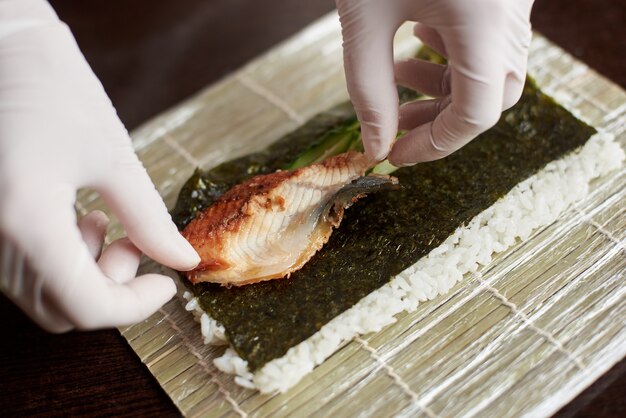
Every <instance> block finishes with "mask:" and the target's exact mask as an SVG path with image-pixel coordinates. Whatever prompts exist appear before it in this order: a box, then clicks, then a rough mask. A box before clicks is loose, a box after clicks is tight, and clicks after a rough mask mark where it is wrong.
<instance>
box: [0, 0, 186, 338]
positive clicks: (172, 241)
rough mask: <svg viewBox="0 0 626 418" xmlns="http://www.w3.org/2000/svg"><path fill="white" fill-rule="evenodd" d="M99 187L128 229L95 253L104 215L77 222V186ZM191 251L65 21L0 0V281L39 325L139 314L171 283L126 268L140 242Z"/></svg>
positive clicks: (166, 294)
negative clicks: (121, 237)
mask: <svg viewBox="0 0 626 418" xmlns="http://www.w3.org/2000/svg"><path fill="white" fill-rule="evenodd" d="M81 187H92V188H94V189H96V190H97V191H99V192H100V194H101V195H102V197H103V198H104V200H105V201H106V203H107V204H108V205H109V207H110V209H111V210H112V212H113V213H114V214H115V215H116V216H117V217H119V219H120V220H121V222H122V224H123V225H124V227H125V229H126V232H127V234H128V239H121V240H118V241H115V242H113V243H112V244H111V245H110V246H109V247H108V248H107V249H105V250H104V252H103V253H102V254H100V253H101V248H102V243H103V240H104V235H105V232H106V226H107V222H108V220H107V218H106V216H105V215H104V214H103V213H102V212H92V213H91V214H89V215H87V216H86V217H84V218H83V219H81V220H80V221H79V222H78V223H77V222H76V216H75V211H74V206H73V205H74V202H75V198H76V190H77V189H79V188H81ZM138 248H139V249H140V250H141V251H143V252H144V253H146V254H147V255H148V256H150V257H152V258H153V259H155V260H157V261H159V262H161V263H163V264H166V265H168V266H170V267H173V268H176V269H180V270H186V269H190V268H193V267H194V266H195V265H196V264H197V263H198V262H199V258H198V255H197V254H196V253H195V251H194V250H193V249H192V247H191V246H190V245H189V244H188V243H187V241H185V239H184V238H183V237H182V236H181V235H180V234H179V233H178V231H177V229H176V227H175V226H174V224H173V223H172V221H171V218H170V216H169V214H168V213H167V209H166V207H165V205H164V204H163V201H162V200H161V198H160V197H159V194H158V193H157V191H156V189H155V188H154V185H153V184H152V183H151V181H150V178H149V177H148V174H147V173H146V170H145V169H144V168H143V166H142V164H141V163H140V161H139V160H138V158H137V156H136V155H135V153H134V152H133V148H132V146H131V142H130V139H129V136H128V133H127V131H126V129H125V128H124V126H123V125H122V123H121V122H120V120H119V119H118V117H117V115H116V112H115V109H114V108H113V106H112V104H111V102H110V100H109V99H108V97H107V95H106V93H105V92H104V89H103V88H102V85H101V84H100V82H99V81H98V79H97V78H96V77H95V75H94V74H93V72H92V71H91V69H90V68H89V66H88V64H87V63H86V61H85V59H84V57H83V56H82V54H81V53H80V51H79V49H78V46H77V45H76V42H75V41H74V38H73V37H72V34H71V33H70V31H69V30H68V28H67V27H66V26H65V25H64V24H63V23H61V22H60V21H59V20H58V18H57V17H56V15H55V13H54V11H53V10H52V9H51V8H50V6H49V5H48V3H47V2H46V1H43V0H0V288H1V289H2V292H3V293H4V294H5V295H6V296H7V297H8V298H10V299H11V300H12V301H13V302H15V303H16V304H17V305H18V306H19V307H20V308H21V309H22V310H24V312H26V314H28V315H29V316H30V317H31V318H32V319H33V320H34V321H35V322H36V323H38V324H39V325H40V326H41V327H43V328H44V329H46V330H48V331H52V332H64V331H68V330H71V329H81V330H84V329H94V328H102V327H111V326H117V325H125V324H131V323H134V322H137V321H140V320H143V319H145V318H146V317H148V316H149V315H150V314H152V313H153V312H154V311H156V310H157V309H159V307H160V306H162V305H163V304H164V303H165V302H166V301H167V300H169V299H170V298H171V297H172V296H173V295H174V293H175V285H174V283H173V282H172V280H171V279H170V278H168V277H166V276H163V275H158V274H146V275H144V276H140V277H135V274H136V271H137V267H138V265H139V257H140V251H139V249H138Z"/></svg>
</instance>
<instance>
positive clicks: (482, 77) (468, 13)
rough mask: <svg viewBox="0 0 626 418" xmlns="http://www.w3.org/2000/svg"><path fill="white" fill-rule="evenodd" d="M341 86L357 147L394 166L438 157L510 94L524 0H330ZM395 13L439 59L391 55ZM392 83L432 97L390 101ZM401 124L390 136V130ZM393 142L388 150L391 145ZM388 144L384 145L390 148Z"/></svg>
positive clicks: (521, 43) (523, 37) (525, 43)
mask: <svg viewBox="0 0 626 418" xmlns="http://www.w3.org/2000/svg"><path fill="white" fill-rule="evenodd" d="M336 3H337V9H338V10H339V17H340V19H341V26H342V32H343V40H344V63H345V71H346V79H347V83H348V91H349V93H350V97H351V99H352V102H353V104H354V106H355V109H356V112H357V115H358V117H359V120H360V121H361V126H362V132H363V143H364V146H365V150H366V153H367V154H368V155H369V156H370V157H372V158H374V159H376V160H381V159H383V158H385V156H387V154H389V156H388V158H389V161H390V162H391V163H392V164H394V165H397V166H404V165H411V164H415V163H418V162H424V161H430V160H435V159H439V158H442V157H444V156H446V155H448V154H450V153H452V152H454V151H456V150H457V149H459V148H461V147H462V146H463V145H465V144H467V143H468V142H469V141H470V140H472V139H473V138H474V137H476V136H477V135H478V134H480V133H481V132H483V131H485V130H487V129H489V128H490V127H491V126H493V125H494V124H495V123H496V122H497V121H498V119H499V117H500V114H501V112H502V111H503V110H506V109H507V108H509V107H511V106H513V105H514V104H515V103H516V102H517V101H518V100H519V98H520V96H521V93H522V89H523V85H524V80H525V76H526V65H527V56H528V47H529V45H530V41H531V27H530V23H529V18H530V10H531V7H532V4H533V0H336ZM405 21H416V22H418V23H417V25H416V26H415V35H416V36H417V37H418V38H420V39H421V40H422V41H423V42H424V43H425V44H426V45H429V46H430V47H432V48H433V49H434V50H436V51H437V52H439V53H440V54H442V55H443V56H445V57H446V58H447V59H448V65H447V66H442V65H437V64H431V63H426V62H423V61H419V60H407V61H403V62H400V63H398V64H396V65H395V68H394V63H393V51H392V41H393V36H394V34H395V32H396V30H397V29H398V27H399V26H400V25H401V24H402V23H403V22H405ZM395 81H397V82H398V83H399V84H402V85H404V86H406V87H409V88H413V89H415V90H418V91H421V92H423V93H425V94H427V95H430V96H433V97H436V99H434V100H426V101H418V102H414V103H408V104H405V105H403V106H402V107H400V108H398V96H397V92H396V88H395ZM398 128H399V129H401V130H407V131H409V132H407V133H406V135H404V136H403V137H402V138H400V139H399V140H398V141H397V142H396V143H395V144H394V140H395V136H396V133H397V130H398ZM392 146H393V148H392ZM390 151H391V152H390Z"/></svg>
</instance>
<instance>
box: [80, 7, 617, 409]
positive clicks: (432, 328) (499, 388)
mask: <svg viewBox="0 0 626 418" xmlns="http://www.w3.org/2000/svg"><path fill="white" fill-rule="evenodd" d="M396 41H397V43H396V45H397V50H396V52H398V54H399V55H404V56H406V55H410V54H412V53H414V52H415V50H416V49H417V46H418V44H417V41H415V40H414V39H413V38H412V36H411V28H410V27H409V26H405V27H403V28H402V29H401V30H400V32H399V34H398V36H397V39H396ZM341 62H342V61H341V37H340V32H339V24H338V21H337V18H336V16H335V15H334V14H332V15H329V16H327V17H325V18H323V19H321V20H320V21H318V22H317V23H315V24H313V25H312V26H310V27H308V28H307V29H305V30H304V31H303V32H301V33H300V34H298V35H296V36H295V37H294V38H292V39H290V40H287V41H286V42H284V43H282V44H280V45H278V46H277V47H276V48H274V49H273V50H271V51H269V52H268V53H266V54H265V55H263V56H261V57H260V58H258V59H256V60H255V61H253V62H251V63H250V64H248V65H247V66H245V67H244V68H242V69H240V70H239V71H237V72H235V73H234V74H232V75H230V76H229V77H227V78H225V79H223V80H222V81H220V82H219V83H217V84H215V85H212V86H210V87H208V88H207V89H206V90H204V91H202V92H200V93H199V94H197V95H196V96H194V97H192V98H190V99H189V100H187V101H186V102H184V103H182V104H180V105H178V106H177V107H175V108H173V109H172V110H170V111H168V112H166V113H164V114H162V115H161V116H159V117H157V118H155V119H153V120H152V121H150V122H148V123H147V124H145V125H144V126H143V127H141V128H140V129H138V130H136V131H135V132H134V133H133V140H134V143H135V147H136V149H137V152H138V154H139V156H140V158H141V160H142V161H143V162H144V164H145V166H146V168H147V169H148V172H149V173H150V175H151V177H152V179H153V180H154V181H155V183H156V186H157V188H158V190H159V191H160V193H161V195H162V196H163V197H164V199H165V202H166V203H167V204H168V206H169V207H172V205H173V203H174V202H175V199H176V195H177V193H178V190H179V189H180V187H181V186H182V184H183V182H184V181H185V180H186V179H187V178H188V177H189V176H190V175H191V174H192V172H193V170H194V169H195V167H196V166H201V167H203V168H210V167H212V166H214V165H217V164H219V163H220V162H223V161H226V160H229V159H231V158H234V157H236V156H240V155H244V154H247V153H250V152H253V151H256V150H259V149H261V148H264V147H265V146H266V145H268V144H269V143H271V142H272V141H274V140H276V139H277V138H279V137H281V136H282V135H284V134H286V133H288V132H290V131H291V130H293V129H294V128H296V127H297V126H299V125H300V124H302V123H303V122H304V121H306V120H307V119H309V118H311V117H312V116H314V115H315V114H317V113H319V112H321V111H324V110H326V109H328V108H330V107H331V106H333V105H335V104H337V103H339V102H342V101H345V100H347V97H348V96H347V92H346V89H345V84H344V78H343V69H342V67H341ZM529 73H530V74H531V75H532V76H533V77H535V79H536V80H537V82H538V84H539V86H540V87H541V88H542V89H543V90H544V91H545V92H546V93H548V94H550V95H552V96H553V97H555V98H556V99H557V101H559V102H560V103H561V104H563V105H564V106H565V107H566V108H568V109H570V110H571V111H572V112H573V113H575V114H576V115H578V116H579V117H582V118H583V119H584V120H586V121H587V122H588V123H590V124H592V125H593V126H595V127H598V128H602V129H604V130H606V131H608V132H612V133H614V134H615V135H616V137H618V138H619V141H620V143H621V144H622V146H623V147H625V146H626V93H625V92H624V91H623V90H621V89H620V88H619V87H617V86H616V85H614V84H612V83H611V82H610V81H608V80H606V79H604V78H602V77H601V76H599V75H598V74H596V73H595V72H593V71H592V70H590V69H589V68H588V67H586V66H585V65H583V64H581V63H580V62H577V61H575V60H574V59H573V58H572V57H571V56H569V55H567V54H566V53H565V52H563V51H562V50H560V49H559V48H558V47H556V46H554V45H552V44H550V43H549V42H548V41H547V40H545V39H544V38H542V37H540V36H535V38H534V40H533V43H532V46H531V53H530V63H529ZM625 180H626V170H624V169H622V170H620V171H619V172H613V173H612V174H611V175H610V176H607V177H604V178H602V179H600V180H597V181H595V182H594V183H593V184H592V187H591V192H590V194H589V196H588V197H587V198H586V199H585V200H584V201H582V202H580V203H579V204H578V205H576V206H575V207H573V208H570V209H569V210H567V212H566V213H564V214H563V215H562V216H561V217H560V219H559V220H558V221H557V222H555V223H554V224H552V225H550V226H548V227H546V228H543V229H541V230H539V231H536V232H535V233H534V234H533V236H532V237H531V239H529V240H528V241H527V242H525V243H518V244H517V245H516V246H514V247H513V248H511V249H510V250H508V251H506V252H504V253H502V254H500V255H498V256H496V257H495V259H494V261H493V262H492V263H491V264H490V265H489V266H487V267H486V268H483V269H482V278H477V277H466V278H465V279H464V280H463V281H461V282H460V283H458V284H457V285H456V286H455V287H454V288H453V289H452V290H451V291H450V292H449V293H448V294H447V295H444V296H440V297H438V298H437V299H435V300H433V301H430V302H426V303H423V304H421V305H420V306H419V307H418V309H417V311H416V312H414V313H412V314H403V315H400V316H399V318H398V321H397V322H396V323H395V324H393V325H391V326H389V327H387V328H385V329H384V330H383V331H382V332H379V333H376V334H368V335H365V336H363V337H360V338H356V339H354V340H353V341H351V342H350V343H348V344H346V345H344V346H343V348H342V349H341V350H339V351H338V352H336V353H335V354H334V355H333V356H331V357H330V358H329V359H328V360H327V361H326V362H325V363H324V364H322V365H321V366H319V367H318V368H316V369H315V370H314V371H313V372H312V373H311V374H309V375H308V376H307V377H305V378H304V379H303V380H302V381H301V382H300V383H299V384H298V385H297V386H295V387H294V388H292V389H291V390H290V391H288V392H287V393H285V394H282V395H275V396H267V395H260V394H258V393H256V392H253V391H250V390H246V389H243V388H241V387H239V386H237V385H235V384H234V382H233V379H232V377H230V376H227V375H224V374H222V373H220V372H219V371H218V370H217V369H216V368H215V366H214V365H213V363H212V360H213V359H214V358H215V357H216V356H218V355H221V353H222V352H223V350H224V348H212V347H208V346H204V344H203V343H202V340H201V338H200V327H199V325H198V324H197V323H196V322H194V320H193V318H192V315H191V314H190V313H188V312H186V311H184V309H183V305H182V303H181V301H180V300H172V301H170V302H169V303H168V304H167V305H165V306H164V307H163V308H162V309H161V310H160V311H159V312H157V313H156V314H155V315H153V316H152V317H151V318H149V319H148V320H146V321H144V322H142V323H139V324H136V325H133V326H130V327H127V328H124V329H121V330H120V331H121V332H122V335H123V336H124V337H125V338H126V339H127V340H128V342H129V344H130V345H131V346H132V348H133V349H134V350H135V351H136V352H137V354H138V355H139V357H140V358H141V360H142V361H143V362H144V363H145V364H146V365H147V366H148V368H149V369H150V371H151V372H152V374H153V375H154V376H155V377H156V378H157V380H158V381H159V383H160V384H161V386H162V387H163V388H164V389H165V391H166V392H167V393H168V394H169V396H170V397H171V398H172V400H173V401H174V403H175V404H176V405H177V406H178V408H179V409H180V410H181V412H182V413H183V414H184V415H188V416H216V417H221V416H237V415H239V416H258V417H263V416H272V417H275V416H287V415H293V416H309V415H314V416H344V415H350V416H352V415H362V416H391V415H396V416H428V417H435V416H441V417H447V416H461V415H462V416H481V417H482V416H494V417H500V416H520V415H529V416H545V415H549V414H551V413H553V412H555V411H557V410H558V409H559V408H560V407H561V406H563V405H564V404H566V403H567V402H568V401H569V400H571V399H572V398H573V397H575V396H576V395H577V394H578V393H580V392H581V391H582V390H583V389H584V388H586V387H587V386H589V385H590V384H591V383H592V382H593V381H594V380H595V379H597V378H598V377H599V376H600V375H602V374H603V373H604V372H605V371H607V370H608V369H609V368H610V367H611V366H612V365H614V364H615V363H616V362H618V361H619V360H620V359H621V358H623V357H624V355H626V298H625V297H624V295H625V294H626V283H625V282H624V272H625V270H626V261H625V260H626V259H625V257H624V255H625V247H624V246H625V242H626V228H625V227H626V216H625V211H626V205H625V202H626V199H625V196H626V192H625V190H624V185H625V184H626V182H625ZM77 206H78V209H79V210H80V211H90V210H93V209H96V208H99V209H104V206H103V204H102V202H101V201H100V199H99V198H98V196H97V195H96V194H95V193H92V192H89V191H85V192H81V193H80V195H79V204H78V205H77ZM120 233H121V231H120V227H119V224H117V223H115V225H114V226H113V228H112V231H111V232H110V236H112V237H117V236H119V235H120ZM141 269H142V270H143V271H162V270H163V268H162V267H160V266H158V265H157V264H155V263H154V262H150V261H145V262H144V263H142V267H141ZM170 273H171V272H170Z"/></svg>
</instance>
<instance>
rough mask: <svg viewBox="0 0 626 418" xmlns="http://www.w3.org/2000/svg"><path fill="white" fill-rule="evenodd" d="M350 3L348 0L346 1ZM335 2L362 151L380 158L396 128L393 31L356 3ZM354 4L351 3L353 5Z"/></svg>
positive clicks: (384, 153) (388, 25) (389, 26)
mask: <svg viewBox="0 0 626 418" xmlns="http://www.w3.org/2000/svg"><path fill="white" fill-rule="evenodd" d="M347 3H350V2H347ZM342 5H343V3H342V4H338V7H339V15H340V19H341V27H342V34H343V43H344V64H345V74H346V81H347V84H348V92H349V93H350V98H351V100H352V103H353V104H354V108H355V110H356V113H357V116H358V118H359V121H360V122H361V132H362V136H363V145H364V147H365V152H366V154H367V155H368V156H370V158H372V159H375V160H381V159H383V158H384V157H385V156H386V155H387V153H388V152H389V148H390V146H391V144H392V142H393V140H394V139H395V136H396V133H397V130H398V92H397V89H396V85H395V79H394V63H393V35H394V32H395V29H396V28H394V27H393V26H392V25H390V24H387V22H385V21H384V19H381V21H379V22H370V21H368V19H371V18H372V17H371V15H368V16H362V15H361V12H362V11H361V10H360V8H359V7H352V9H349V8H348V7H346V6H343V7H342ZM353 6H354V5H353Z"/></svg>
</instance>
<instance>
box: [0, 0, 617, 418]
mask: <svg viewBox="0 0 626 418" xmlns="http://www.w3.org/2000/svg"><path fill="white" fill-rule="evenodd" d="M50 2H51V4H52V5H53V6H54V7H55V9H56V10H57V12H58V13H59V15H60V17H61V18H62V19H63V20H65V21H66V22H67V23H68V24H69V26H70V28H71V29H72V30H73V32H74V34H75V36H76V38H77V40H78V43H79V45H80V47H81V48H82V50H83V52H84V53H85V56H86V57H87V60H88V61H89V63H90V64H91V65H92V67H93V69H94V71H95V73H96V74H97V75H98V76H99V77H100V79H101V80H102V83H103V84H104V87H105V88H106V90H107V92H108V93H109V95H110V97H111V99H112V101H113V103H114V104H115V106H116V108H117V109H118V112H119V115H120V117H121V119H122V121H123V122H124V123H125V124H126V126H127V127H128V128H129V129H133V128H134V127H136V126H137V125H138V124H140V123H142V122H144V121H146V120H147V119H148V118H150V117H151V116H154V115H155V114H157V113H159V112H161V111H163V110H165V109H167V108H169V107H171V106H173V105H175V104H176V103H178V102H179V101H181V100H182V99H184V98H186V97H188V96H189V95H191V94H193V93H194V92H196V91H198V90H199V89H201V88H202V87H204V86H206V85H207V84H209V83H212V82H215V81H217V80H218V79H220V78H221V77H223V76H225V75H227V74H228V73H229V72H231V71H232V70H234V69H236V68H237V67H239V66H241V65H242V64H244V63H246V62H247V61H248V60H250V59H252V58H253V57H255V56H256V55H258V54H260V53H262V52H264V51H265V50H267V49H268V48H270V47H272V46H273V45H275V44H276V43H278V42H280V41H282V40H284V39H286V38H287V37H289V36H290V35H292V34H294V33H296V32H297V31H298V30H299V29H301V28H303V27H304V26H305V25H307V24H308V23H310V22H312V21H314V20H315V19H317V18H318V17H320V16H322V15H323V14H325V13H326V12H328V11H330V10H332V8H333V7H334V2H333V0H263V1H254V0H176V1H174V0H167V1H155V0H90V1H76V0H51V1H50ZM532 22H533V25H534V28H535V30H537V31H539V32H541V33H543V34H544V35H545V36H547V37H548V38H549V39H551V40H552V41H553V42H555V43H556V44H558V45H559V46H561V47H562V48H564V49H565V50H567V51H568V52H569V53H571V54H573V55H574V56H576V57H577V58H579V59H580V60H582V61H584V62H585V63H587V64H588V65H590V66H591V67H593V68H595V69H596V70H598V71H599V72H600V73H602V74H604V75H605V76H607V77H608V78H610V79H612V80H613V81H614V82H616V83H618V84H620V85H621V86H622V87H623V88H626V24H625V22H626V1H624V0H537V1H536V4H535V7H534V10H533V16H532ZM0 317H1V318H3V321H2V323H1V324H0V334H1V335H2V343H1V347H2V348H1V351H0V416H10V417H17V416H25V415H29V416H32V415H42V416H44V415H45V416H53V415H56V416H68V415H77V414H85V415H93V416H111V415H114V416H143V415H150V416H155V415H157V416H177V415H178V411H177V409H176V408H175V407H174V405H173V404H172V403H171V401H170V400H169V398H168V397H167V395H166V394H165V393H164V392H163V390H162V389H161V388H160V386H159V385H158V383H157V382H156V380H155V379H154V378H152V376H151V375H150V373H149V371H148V369H147V368H146V367H144V366H143V365H142V364H141V362H140V361H139V359H138V358H137V357H136V356H135V354H134V352H133V351H132V349H131V348H130V347H129V346H128V345H127V344H126V342H125V340H124V339H123V338H122V337H121V336H120V335H119V333H118V332H117V331H115V330H105V331H95V332H81V333H79V332H71V333H69V334H65V335H49V334H46V333H44V332H42V331H40V330H39V329H38V328H37V327H36V326H34V325H33V324H32V323H31V322H30V321H29V320H28V319H27V318H26V317H25V316H24V315H23V314H22V313H21V312H20V311H19V310H18V309H17V308H15V307H14V306H13V305H12V304H11V303H10V302H9V301H8V300H7V299H5V298H4V297H3V296H0ZM558 415H559V416H561V417H571V416H576V417H586V416H593V417H613V416H614V417H617V416H621V417H624V416H626V361H624V360H623V361H622V362H621V363H619V364H618V365H616V366H615V367H614V368H613V369H612V370H611V371H609V372H608V373H607V374H606V375H605V376H604V377H602V378H601V379H600V380H599V381H597V382H596V383H595V384H594V385H593V386H591V387H590V388H589V389H587V390H586V391H585V392H583V393H582V394H581V395H580V396H578V397H577V398H576V399H575V400H574V401H573V402H571V403H570V404H569V405H567V406H566V407H565V408H563V409H562V410H561V411H560V412H559V413H558Z"/></svg>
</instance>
